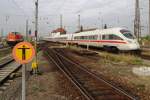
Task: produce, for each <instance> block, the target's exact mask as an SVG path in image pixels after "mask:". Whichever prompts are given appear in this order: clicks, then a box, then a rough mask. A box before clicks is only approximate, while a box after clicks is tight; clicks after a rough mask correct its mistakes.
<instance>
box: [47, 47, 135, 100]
mask: <svg viewBox="0 0 150 100" xmlns="http://www.w3.org/2000/svg"><path fill="white" fill-rule="evenodd" d="M62 53H63V54H64V52H62V51H60V50H58V49H47V51H45V54H46V55H47V57H48V58H49V60H52V61H53V62H54V63H55V64H56V66H57V67H58V68H59V69H60V70H61V71H62V72H63V73H64V74H65V75H66V77H67V78H68V79H69V80H70V81H71V82H72V83H73V84H74V85H75V86H76V87H77V88H78V90H79V91H80V92H81V93H82V94H83V95H84V96H85V98H86V99H87V100H138V98H137V97H135V96H133V95H130V94H129V93H127V92H126V91H124V90H123V89H121V88H118V87H115V86H113V85H112V84H111V83H110V82H108V81H106V80H105V79H103V78H100V77H99V76H97V75H96V74H94V73H92V72H91V71H89V70H87V69H85V68H84V67H83V66H82V65H80V64H78V63H76V62H73V61H71V60H69V59H68V58H66V57H64V56H63V54H62Z"/></svg>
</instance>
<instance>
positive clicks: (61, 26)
mask: <svg viewBox="0 0 150 100" xmlns="http://www.w3.org/2000/svg"><path fill="white" fill-rule="evenodd" d="M60 28H63V25H62V14H60Z"/></svg>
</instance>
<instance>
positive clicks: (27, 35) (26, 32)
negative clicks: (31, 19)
mask: <svg viewBox="0 0 150 100" xmlns="http://www.w3.org/2000/svg"><path fill="white" fill-rule="evenodd" d="M28 34H29V33H28V20H26V41H28Z"/></svg>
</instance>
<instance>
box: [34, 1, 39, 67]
mask: <svg viewBox="0 0 150 100" xmlns="http://www.w3.org/2000/svg"><path fill="white" fill-rule="evenodd" d="M35 6H36V7H35V8H36V12H35V43H34V46H35V63H36V67H37V70H38V66H37V38H38V37H37V35H38V0H37V1H36V2H35Z"/></svg>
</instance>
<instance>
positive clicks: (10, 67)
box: [0, 56, 21, 86]
mask: <svg viewBox="0 0 150 100" xmlns="http://www.w3.org/2000/svg"><path fill="white" fill-rule="evenodd" d="M20 67H21V64H18V63H17V62H15V61H14V59H13V58H12V57H11V56H9V57H6V58H5V59H2V60H0V86H2V85H3V83H5V82H6V81H7V80H9V77H10V75H11V74H12V73H14V72H16V71H17V70H18V69H19V68H20Z"/></svg>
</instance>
